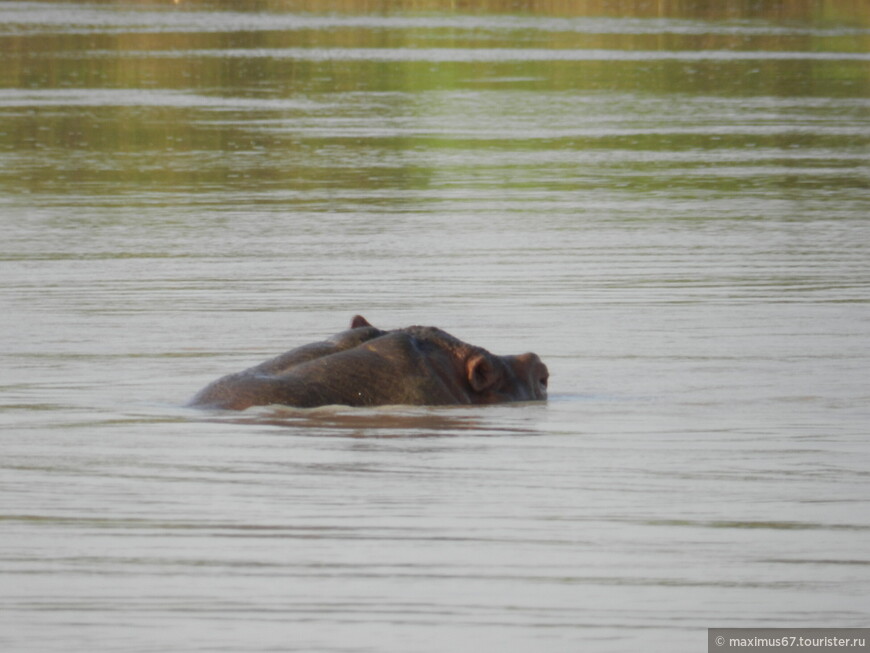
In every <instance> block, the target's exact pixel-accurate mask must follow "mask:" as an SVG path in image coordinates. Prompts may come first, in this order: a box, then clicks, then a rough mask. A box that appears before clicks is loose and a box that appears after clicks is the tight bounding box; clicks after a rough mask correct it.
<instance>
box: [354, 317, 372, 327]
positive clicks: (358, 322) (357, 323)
mask: <svg viewBox="0 0 870 653" xmlns="http://www.w3.org/2000/svg"><path fill="white" fill-rule="evenodd" d="M370 326H371V324H369V321H368V320H367V319H365V318H364V317H363V316H362V315H354V316H353V319H352V320H351V321H350V328H351V329H359V328H360V327H370Z"/></svg>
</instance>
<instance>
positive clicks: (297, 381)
mask: <svg viewBox="0 0 870 653" xmlns="http://www.w3.org/2000/svg"><path fill="white" fill-rule="evenodd" d="M548 377H549V373H548V371H547V366H546V365H544V363H542V362H541V359H540V358H538V356H537V355H536V354H532V353H527V354H521V355H518V356H496V355H495V354H492V353H490V352H488V351H487V350H485V349H483V348H482V347H476V346H474V345H469V344H467V343H465V342H463V341H461V340H459V339H458V338H455V337H454V336H452V335H450V334H448V333H446V332H444V331H442V330H441V329H437V328H435V327H422V326H411V327H407V328H404V329H395V330H391V331H383V330H381V329H378V328H376V327H374V326H372V325H371V324H369V322H368V320H366V319H365V318H364V317H362V316H360V315H357V316H355V317H354V318H353V320H351V324H350V329H348V330H346V331H342V332H341V333H339V334H336V335H335V336H333V337H331V338H329V339H327V340H325V341H323V342H318V343H313V344H310V345H305V346H303V347H299V348H297V349H293V350H291V351H289V352H286V353H285V354H282V355H280V356H277V357H276V358H273V359H271V360H268V361H266V362H264V363H261V364H260V365H257V366H256V367H252V368H249V369H247V370H244V371H243V372H238V373H236V374H230V375H228V376H225V377H223V378H221V379H218V380H217V381H215V382H213V383H212V384H210V385H208V386H206V387H205V388H204V389H203V390H202V391H201V392H200V393H199V394H197V395H196V397H194V399H193V400H192V402H191V403H192V405H195V406H209V407H217V408H229V409H243V408H247V407H248V406H253V405H265V404H284V405H289V406H299V407H313V406H322V405H328V404H340V405H348V406H378V405H387V404H411V405H450V404H457V405H460V404H466V405H467V404H496V403H504V402H515V401H540V400H544V399H546V398H547V380H548Z"/></svg>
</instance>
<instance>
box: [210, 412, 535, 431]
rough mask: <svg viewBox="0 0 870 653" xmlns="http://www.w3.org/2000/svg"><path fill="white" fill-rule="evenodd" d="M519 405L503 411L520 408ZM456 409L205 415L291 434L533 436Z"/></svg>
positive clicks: (230, 422) (213, 418) (516, 428)
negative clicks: (271, 427)
mask: <svg viewBox="0 0 870 653" xmlns="http://www.w3.org/2000/svg"><path fill="white" fill-rule="evenodd" d="M521 407H522V405H517V406H508V407H506V408H505V410H509V409H511V408H513V409H517V410H518V409H520V408H521ZM463 413H464V411H460V410H456V409H422V410H412V411H406V410H402V409H400V408H393V409H390V408H387V409H381V410H374V411H369V410H365V409H353V410H346V409H340V408H333V407H328V408H323V409H294V408H291V407H283V406H269V407H266V408H262V409H257V408H254V409H250V410H247V411H245V413H244V414H243V415H219V416H214V417H209V418H206V421H214V422H217V423H223V424H244V425H251V426H258V425H259V426H263V425H265V426H278V427H284V428H289V429H292V433H293V434H294V435H310V436H315V437H323V436H333V435H339V436H342V437H364V438H369V437H374V438H417V437H445V436H457V435H469V434H471V435H478V436H480V435H534V434H536V433H539V432H538V431H536V430H535V429H533V428H529V427H525V426H522V425H511V426H508V425H503V426H498V425H496V424H493V423H492V420H487V419H486V417H485V416H484V415H481V414H480V411H479V410H477V411H473V412H471V413H470V414H463Z"/></svg>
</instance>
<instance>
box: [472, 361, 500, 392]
mask: <svg viewBox="0 0 870 653" xmlns="http://www.w3.org/2000/svg"><path fill="white" fill-rule="evenodd" d="M465 365H466V371H467V372H468V382H469V383H470V384H471V389H472V390H474V391H475V392H485V391H486V390H489V389H490V388H492V387H493V386H494V385H496V384H497V383H498V371H497V370H496V369H495V366H493V364H492V362H491V361H490V360H489V359H488V358H487V357H486V356H484V355H483V354H477V355H476V356H472V357H470V358H469V359H468V361H467V362H466V363H465Z"/></svg>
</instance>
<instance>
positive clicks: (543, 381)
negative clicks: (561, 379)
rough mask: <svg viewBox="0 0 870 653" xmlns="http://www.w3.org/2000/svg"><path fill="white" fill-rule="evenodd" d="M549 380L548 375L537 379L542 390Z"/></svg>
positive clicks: (545, 387)
mask: <svg viewBox="0 0 870 653" xmlns="http://www.w3.org/2000/svg"><path fill="white" fill-rule="evenodd" d="M549 381H550V377H548V376H542V377H541V380H540V381H539V383H540V384H541V387H542V388H543V389H544V390H546V389H547V383H548V382H549Z"/></svg>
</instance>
